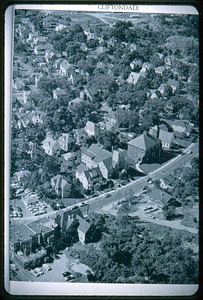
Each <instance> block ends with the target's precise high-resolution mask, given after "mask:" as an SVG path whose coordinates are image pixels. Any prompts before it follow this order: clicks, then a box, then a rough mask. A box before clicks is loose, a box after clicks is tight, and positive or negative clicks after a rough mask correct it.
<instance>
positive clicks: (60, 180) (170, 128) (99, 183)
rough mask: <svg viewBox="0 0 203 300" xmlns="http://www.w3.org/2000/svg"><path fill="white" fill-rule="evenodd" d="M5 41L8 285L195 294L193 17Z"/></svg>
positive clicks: (81, 20) (17, 19) (141, 16)
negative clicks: (167, 289) (131, 287)
mask: <svg viewBox="0 0 203 300" xmlns="http://www.w3.org/2000/svg"><path fill="white" fill-rule="evenodd" d="M13 30H14V34H13V35H14V36H13V62H12V69H13V70H12V100H11V160H10V202H9V214H10V217H9V276H10V281H21V282H55V283H59V282H63V283H120V284H121V283H126V284H198V282H199V16H198V15H192V14H163V13H139V12H137V13H132V12H110V11H109V12H97V11H95V12H91V11H67V10H66V11H65V10H63V11H62V10H45V9H20V8H19V9H16V10H15V16H14V27H13Z"/></svg>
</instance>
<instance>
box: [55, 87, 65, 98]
mask: <svg viewBox="0 0 203 300" xmlns="http://www.w3.org/2000/svg"><path fill="white" fill-rule="evenodd" d="M66 98H67V93H66V91H64V90H63V89H61V88H59V87H58V88H57V89H56V90H53V99H55V100H57V99H66Z"/></svg>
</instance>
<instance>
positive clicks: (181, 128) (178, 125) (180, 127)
mask: <svg viewBox="0 0 203 300" xmlns="http://www.w3.org/2000/svg"><path fill="white" fill-rule="evenodd" d="M172 128H173V130H174V131H178V132H185V130H186V128H187V126H186V123H185V122H184V121H183V120H175V121H174V122H173V124H172Z"/></svg>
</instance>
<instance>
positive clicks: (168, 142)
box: [159, 130, 175, 149]
mask: <svg viewBox="0 0 203 300" xmlns="http://www.w3.org/2000/svg"><path fill="white" fill-rule="evenodd" d="M159 139H160V140H161V144H162V148H167V149H170V148H171V146H172V145H173V143H174V141H175V138H174V135H173V133H172V132H168V131H165V130H160V131H159Z"/></svg>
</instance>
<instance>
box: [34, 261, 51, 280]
mask: <svg viewBox="0 0 203 300" xmlns="http://www.w3.org/2000/svg"><path fill="white" fill-rule="evenodd" d="M42 267H43V268H44V270H46V271H51V270H52V268H51V267H50V265H48V264H43V265H42ZM30 272H31V273H32V274H33V275H34V276H36V277H38V276H40V275H43V274H44V271H43V270H42V269H41V268H35V269H33V270H31V271H30Z"/></svg>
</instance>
